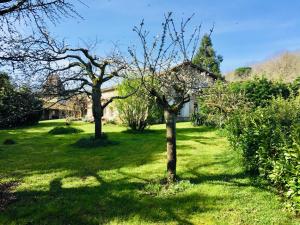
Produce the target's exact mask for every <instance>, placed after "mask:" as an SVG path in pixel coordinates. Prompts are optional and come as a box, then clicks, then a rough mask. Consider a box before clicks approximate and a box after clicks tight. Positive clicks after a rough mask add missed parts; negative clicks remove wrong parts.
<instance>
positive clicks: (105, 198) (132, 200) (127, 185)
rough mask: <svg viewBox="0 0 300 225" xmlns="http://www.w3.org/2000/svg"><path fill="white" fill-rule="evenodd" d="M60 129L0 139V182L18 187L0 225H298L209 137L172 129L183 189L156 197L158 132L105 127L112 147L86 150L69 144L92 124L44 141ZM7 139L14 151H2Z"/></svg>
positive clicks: (223, 144)
mask: <svg viewBox="0 0 300 225" xmlns="http://www.w3.org/2000/svg"><path fill="white" fill-rule="evenodd" d="M63 125H64V122H63V121H59V120H57V121H49V122H42V123H40V124H39V125H37V126H35V127H30V128H22V129H15V130H6V131H0V143H1V144H0V176H3V178H2V180H18V181H20V184H19V186H18V187H17V188H16V190H15V191H16V194H17V198H18V200H17V201H16V202H14V203H12V204H11V205H9V207H8V208H7V209H6V210H5V211H4V212H0V223H1V224H5V225H8V224H55V225H59V224H251V225H252V224H299V221H297V220H296V219H295V218H293V217H292V216H291V215H290V214H289V213H288V212H286V211H285V210H284V207H283V206H282V203H281V202H280V200H279V198H278V197H277V196H276V195H275V194H274V193H272V192H271V191H269V190H266V189H264V188H263V187H260V186H255V185H254V184H253V183H252V182H251V180H250V178H249V177H247V176H246V175H245V174H244V172H243V170H242V167H241V166H240V165H239V159H238V155H237V154H236V153H234V152H232V151H231V150H229V147H228V143H227V141H226V139H225V138H224V137H221V136H219V135H218V134H217V131H216V130H214V129H210V128H206V127H199V128H194V127H192V126H191V125H190V124H189V123H178V124H177V127H178V129H177V140H178V169H177V171H178V175H179V177H180V178H181V179H182V180H183V181H184V182H183V185H182V186H179V187H175V188H173V189H172V193H169V194H165V191H166V190H163V192H162V193H163V194H160V193H161V191H160V190H161V189H160V188H161V187H159V186H158V187H157V186H155V185H159V181H160V180H161V179H162V178H164V176H165V170H166V168H165V167H166V165H165V164H166V162H165V136H164V134H165V130H164V125H156V126H153V127H152V128H151V130H153V132H146V133H144V134H131V133H128V132H122V131H125V130H126V129H125V128H123V127H119V126H116V125H106V126H104V132H105V133H107V134H108V137H109V139H110V140H112V141H113V142H115V143H117V144H114V145H108V146H102V147H94V148H86V149H85V148H79V147H76V146H74V143H75V142H76V141H77V140H79V139H80V138H88V137H90V136H91V135H92V132H93V124H88V123H81V122H75V123H73V124H72V126H73V127H76V128H80V129H82V130H83V131H84V132H83V133H80V134H65V135H55V136H53V135H51V134H48V131H49V130H51V129H52V128H53V127H55V126H63ZM7 138H10V139H13V140H15V141H16V144H15V145H2V142H3V140H5V139H7ZM152 185H154V186H152ZM149 190H150V194H149ZM153 190H154V192H155V191H156V190H158V191H157V193H158V194H156V193H154V194H151V191H152V192H153ZM177 190H179V191H177ZM173 192H174V193H173Z"/></svg>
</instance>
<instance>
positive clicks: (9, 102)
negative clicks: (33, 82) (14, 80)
mask: <svg viewBox="0 0 300 225" xmlns="http://www.w3.org/2000/svg"><path fill="white" fill-rule="evenodd" d="M0 85H1V86H0V128H9V127H17V126H22V125H32V124H35V123H37V122H38V121H39V119H40V117H41V115H42V102H41V101H40V100H39V99H38V98H37V97H36V96H35V94H34V93H33V92H32V91H31V90H30V89H29V88H26V87H22V88H16V87H14V86H13V85H12V84H11V83H10V80H9V77H8V76H7V75H6V74H4V73H1V74H0Z"/></svg>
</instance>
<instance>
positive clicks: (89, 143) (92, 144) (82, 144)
mask: <svg viewBox="0 0 300 225" xmlns="http://www.w3.org/2000/svg"><path fill="white" fill-rule="evenodd" d="M116 144H118V143H117V142H115V141H111V140H109V139H108V137H107V135H106V134H102V137H101V138H100V139H95V138H94V137H88V138H81V139H79V140H78V141H76V143H74V144H73V146H75V147H78V148H96V147H103V146H108V145H116Z"/></svg>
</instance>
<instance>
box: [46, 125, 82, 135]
mask: <svg viewBox="0 0 300 225" xmlns="http://www.w3.org/2000/svg"><path fill="white" fill-rule="evenodd" d="M81 132H83V130H81V129H78V128H75V127H70V126H67V127H54V128H53V129H52V130H50V131H49V134H54V135H56V134H78V133H81Z"/></svg>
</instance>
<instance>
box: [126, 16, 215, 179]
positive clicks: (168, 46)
mask: <svg viewBox="0 0 300 225" xmlns="http://www.w3.org/2000/svg"><path fill="white" fill-rule="evenodd" d="M190 20H191V17H190V18H188V19H186V20H182V22H181V23H180V25H179V27H178V26H177V25H176V24H175V22H174V20H173V18H172V13H168V14H167V15H166V16H165V19H164V22H163V23H162V31H161V35H157V36H154V38H150V35H149V32H148V31H147V30H146V29H145V28H144V22H142V23H141V24H140V26H136V27H135V28H134V31H135V32H136V33H137V35H138V37H139V39H140V48H139V50H137V48H136V47H135V46H133V47H132V48H130V49H129V53H130V55H131V56H132V59H133V64H134V66H135V71H136V72H138V73H139V75H140V76H141V77H142V79H143V85H144V87H145V89H146V90H147V92H148V94H149V95H150V96H153V97H154V98H155V99H156V102H157V104H158V105H159V106H160V107H161V108H162V109H163V110H164V114H165V122H166V137H167V172H168V176H167V179H168V181H169V182H173V181H175V180H176V163H177V154H176V118H177V114H178V112H179V111H180V110H181V109H182V107H183V106H184V104H185V103H187V102H189V101H190V97H191V95H193V94H195V93H199V92H200V91H201V89H202V88H205V87H208V86H210V85H211V84H212V83H213V82H214V80H215V79H216V78H217V77H216V76H215V75H214V74H212V73H210V72H208V71H207V70H205V69H203V68H201V67H199V66H197V65H195V64H193V63H192V62H191V60H192V58H193V55H194V52H195V49H196V48H197V45H198V40H199V39H198V37H199V30H200V27H197V28H196V29H195V30H194V31H193V32H192V35H191V36H189V37H186V30H187V26H188V24H189V22H190Z"/></svg>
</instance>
